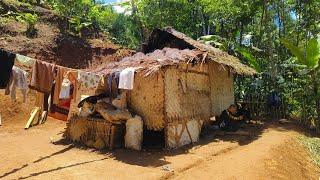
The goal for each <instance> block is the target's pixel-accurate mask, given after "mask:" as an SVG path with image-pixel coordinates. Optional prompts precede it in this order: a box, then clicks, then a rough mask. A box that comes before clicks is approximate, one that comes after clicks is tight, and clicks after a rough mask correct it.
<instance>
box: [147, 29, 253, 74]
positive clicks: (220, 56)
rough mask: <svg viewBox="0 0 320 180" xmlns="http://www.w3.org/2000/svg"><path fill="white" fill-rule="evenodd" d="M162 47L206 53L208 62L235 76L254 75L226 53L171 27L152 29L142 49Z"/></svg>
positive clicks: (248, 68)
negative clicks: (231, 72) (222, 67)
mask: <svg viewBox="0 0 320 180" xmlns="http://www.w3.org/2000/svg"><path fill="white" fill-rule="evenodd" d="M164 47H171V48H178V49H197V50H200V51H203V52H207V53H208V58H209V59H210V60H213V61H215V62H217V63H219V64H222V65H225V66H227V67H229V68H230V70H231V71H233V72H235V73H237V74H243V75H254V74H256V71H255V70H254V69H252V68H250V67H249V66H246V65H244V64H242V63H241V62H240V61H239V59H238V58H236V57H234V56H231V55H229V54H228V53H226V52H223V51H221V50H220V49H217V48H215V47H213V46H211V45H207V44H204V43H201V42H199V41H196V40H194V39H192V38H190V37H188V36H186V35H185V34H183V33H181V32H179V31H176V30H175V29H173V28H171V27H167V28H164V29H154V30H153V32H152V33H151V35H150V37H149V40H148V42H147V43H146V44H144V45H143V47H142V49H143V52H144V53H150V52H152V51H154V50H156V49H163V48H164Z"/></svg>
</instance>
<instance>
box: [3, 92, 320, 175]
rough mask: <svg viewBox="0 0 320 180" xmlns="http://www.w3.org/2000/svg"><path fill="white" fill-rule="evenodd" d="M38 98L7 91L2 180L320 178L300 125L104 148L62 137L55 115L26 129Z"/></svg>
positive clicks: (267, 124) (266, 126)
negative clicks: (155, 146) (163, 144)
mask: <svg viewBox="0 0 320 180" xmlns="http://www.w3.org/2000/svg"><path fill="white" fill-rule="evenodd" d="M33 103H34V98H33V96H32V93H30V95H29V98H28V101H27V102H26V103H21V99H18V101H17V102H13V101H11V100H10V98H9V97H8V96H4V95H3V91H0V113H1V115H2V126H1V127H0V145H1V148H0V162H1V165H0V179H89V178H90V179H129V178H130V179H199V178H201V179H318V178H319V174H320V171H319V169H318V168H317V167H316V166H315V165H314V164H313V163H312V160H311V159H310V156H309V154H308V153H307V152H306V150H305V149H304V148H303V147H302V145H301V144H300V143H299V142H298V141H297V137H298V136H299V135H300V134H302V131H300V130H299V128H298V127H297V126H296V125H294V123H288V124H279V123H278V122H265V123H263V124H261V125H252V126H250V127H247V129H248V130H250V131H251V132H252V135H251V136H250V137H239V136H234V135H233V136H231V135H224V136H222V135H221V134H220V135H218V134H216V133H215V132H212V131H208V132H206V133H204V135H203V136H202V138H201V141H200V142H199V143H197V144H195V145H193V146H187V147H184V148H182V149H179V150H172V151H163V150H160V149H159V150H144V151H141V152H135V151H130V150H125V149H116V150H114V151H105V152H99V151H95V150H93V149H86V148H80V147H77V146H74V145H72V144H66V143H63V141H59V140H60V138H61V135H62V133H63V132H64V129H65V127H66V124H65V122H63V121H59V120H55V119H52V118H49V119H48V120H47V122H46V123H45V124H43V125H39V126H34V127H31V128H30V129H29V130H24V129H23V128H24V125H25V123H26V121H27V118H28V116H29V114H30V111H31V109H32V107H33ZM52 142H57V143H52Z"/></svg>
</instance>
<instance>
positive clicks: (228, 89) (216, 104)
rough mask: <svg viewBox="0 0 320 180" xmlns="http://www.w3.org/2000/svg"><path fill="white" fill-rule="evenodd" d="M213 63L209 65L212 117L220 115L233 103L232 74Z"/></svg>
mask: <svg viewBox="0 0 320 180" xmlns="http://www.w3.org/2000/svg"><path fill="white" fill-rule="evenodd" d="M225 68H226V67H223V66H221V65H219V64H218V63H215V62H210V63H209V77H210V84H211V102H212V115H215V116H217V115H220V113H221V112H222V111H223V110H224V109H226V108H228V106H229V105H230V104H233V103H234V89H233V74H232V73H230V72H229V71H228V69H225Z"/></svg>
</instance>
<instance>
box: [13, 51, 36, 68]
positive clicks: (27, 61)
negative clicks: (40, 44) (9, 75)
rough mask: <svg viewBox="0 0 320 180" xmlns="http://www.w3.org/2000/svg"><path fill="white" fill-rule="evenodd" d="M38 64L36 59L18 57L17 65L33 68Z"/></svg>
mask: <svg viewBox="0 0 320 180" xmlns="http://www.w3.org/2000/svg"><path fill="white" fill-rule="evenodd" d="M35 62H36V60H35V59H32V58H29V57H27V56H23V55H20V54H17V55H16V64H18V65H21V66H25V67H29V68H31V67H33V65H34V63H35Z"/></svg>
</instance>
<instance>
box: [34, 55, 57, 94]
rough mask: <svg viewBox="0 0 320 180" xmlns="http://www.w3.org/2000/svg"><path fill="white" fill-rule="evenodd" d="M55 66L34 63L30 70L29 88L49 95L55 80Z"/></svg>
mask: <svg viewBox="0 0 320 180" xmlns="http://www.w3.org/2000/svg"><path fill="white" fill-rule="evenodd" d="M54 70H55V65H53V64H49V63H46V62H43V61H36V62H35V64H34V66H33V69H32V77H31V83H30V88H31V89H34V90H37V91H40V92H43V93H47V94H50V93H51V89H52V84H53V81H54V79H55V71H54Z"/></svg>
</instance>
